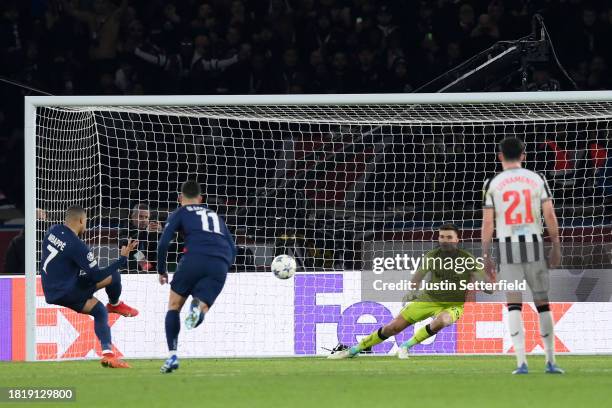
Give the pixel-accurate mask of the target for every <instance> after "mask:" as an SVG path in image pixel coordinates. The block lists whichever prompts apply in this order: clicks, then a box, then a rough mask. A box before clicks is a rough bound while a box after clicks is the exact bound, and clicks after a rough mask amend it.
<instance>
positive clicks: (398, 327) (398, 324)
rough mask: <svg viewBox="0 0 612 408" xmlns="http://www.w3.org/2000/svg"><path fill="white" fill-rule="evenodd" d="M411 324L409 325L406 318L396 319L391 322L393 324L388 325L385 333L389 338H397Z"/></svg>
mask: <svg viewBox="0 0 612 408" xmlns="http://www.w3.org/2000/svg"><path fill="white" fill-rule="evenodd" d="M409 325H410V323H408V322H407V321H406V320H404V318H395V319H393V320H392V321H391V323H389V324H387V325H386V326H385V327H384V330H383V331H384V333H385V335H387V336H389V337H390V336H395V335H396V334H399V333H401V332H402V331H403V330H404V329H405V328H406V327H408V326H409Z"/></svg>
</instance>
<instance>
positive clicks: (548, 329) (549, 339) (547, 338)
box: [540, 311, 555, 364]
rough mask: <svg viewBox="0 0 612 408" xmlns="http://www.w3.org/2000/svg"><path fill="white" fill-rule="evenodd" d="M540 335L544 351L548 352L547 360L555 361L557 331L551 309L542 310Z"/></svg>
mask: <svg viewBox="0 0 612 408" xmlns="http://www.w3.org/2000/svg"><path fill="white" fill-rule="evenodd" d="M540 336H542V342H543V343H544V351H545V352H546V361H547V362H549V363H552V364H554V363H555V333H554V324H553V317H552V313H551V312H550V311H546V312H540Z"/></svg>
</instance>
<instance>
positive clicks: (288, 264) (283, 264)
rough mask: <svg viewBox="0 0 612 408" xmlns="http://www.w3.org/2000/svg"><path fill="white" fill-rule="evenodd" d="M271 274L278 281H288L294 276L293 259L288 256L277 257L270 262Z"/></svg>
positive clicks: (294, 265)
mask: <svg viewBox="0 0 612 408" xmlns="http://www.w3.org/2000/svg"><path fill="white" fill-rule="evenodd" d="M270 268H271V269H272V273H274V276H276V277H277V278H278V279H289V278H290V277H292V276H293V275H294V274H295V269H296V268H297V265H296V263H295V259H293V257H291V256H289V255H279V256H277V257H276V258H274V260H273V261H272V264H271V265H270Z"/></svg>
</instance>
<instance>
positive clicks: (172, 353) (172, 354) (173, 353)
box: [168, 350, 176, 358]
mask: <svg viewBox="0 0 612 408" xmlns="http://www.w3.org/2000/svg"><path fill="white" fill-rule="evenodd" d="M173 356H176V350H170V355H169V356H168V357H169V358H172V357H173Z"/></svg>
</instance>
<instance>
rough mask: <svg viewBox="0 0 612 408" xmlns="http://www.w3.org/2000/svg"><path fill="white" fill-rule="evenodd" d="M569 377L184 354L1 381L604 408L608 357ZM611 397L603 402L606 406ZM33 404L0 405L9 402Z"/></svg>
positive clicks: (567, 363) (117, 394) (481, 366)
mask: <svg viewBox="0 0 612 408" xmlns="http://www.w3.org/2000/svg"><path fill="white" fill-rule="evenodd" d="M558 362H559V365H560V366H562V367H563V368H565V369H566V370H567V374H565V375H562V376H561V375H546V374H544V373H543V366H544V361H543V357H535V356H532V357H531V358H530V359H529V363H530V369H531V373H530V374H529V375H526V376H513V375H511V374H510V371H511V370H512V368H513V366H514V358H513V357H510V356H508V357H505V356H504V357H494V356H492V357H477V356H449V357H445V356H439V357H422V356H417V357H414V358H411V359H409V360H397V359H395V358H392V357H359V358H356V359H353V360H342V361H337V360H335V361H330V360H326V359H323V358H283V359H197V360H191V359H185V360H181V368H180V370H178V371H176V372H174V373H172V374H166V375H162V374H160V373H159V367H160V366H161V364H162V361H161V360H131V361H130V363H131V364H132V366H133V368H132V369H129V370H118V369H114V370H113V369H105V368H101V367H100V365H99V363H98V362H96V361H71V362H44V363H2V364H0V386H3V387H7V386H8V387H55V386H56V387H75V389H76V399H77V401H76V402H65V403H61V404H56V403H42V405H41V404H35V406H45V407H52V406H63V407H70V406H75V407H76V406H82V407H111V406H114V407H119V408H129V407H170V408H172V407H194V406H199V407H207V408H208V407H224V408H233V407H249V408H252V407H266V408H269V407H317V408H321V407H334V408H336V407H338V408H340V407H347V408H356V407H368V408H375V407H385V408H391V407H403V408H405V407H419V408H428V407H442V406H444V407H446V406H448V407H471V408H475V407H495V408H497V407H512V408H517V407H545V406H547V407H555V408H558V407H572V408H576V407H591V406H592V407H599V406H603V405H602V404H604V405H605V404H607V403H609V399H610V396H611V395H612V392H611V391H610V389H611V388H610V387H611V386H612V356H608V357H602V356H561V357H559V359H558ZM606 401H607V402H606ZM10 405H14V406H19V407H25V406H31V405H33V404H27V403H25V404H24V403H19V404H4V403H0V408H2V407H4V406H10Z"/></svg>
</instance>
